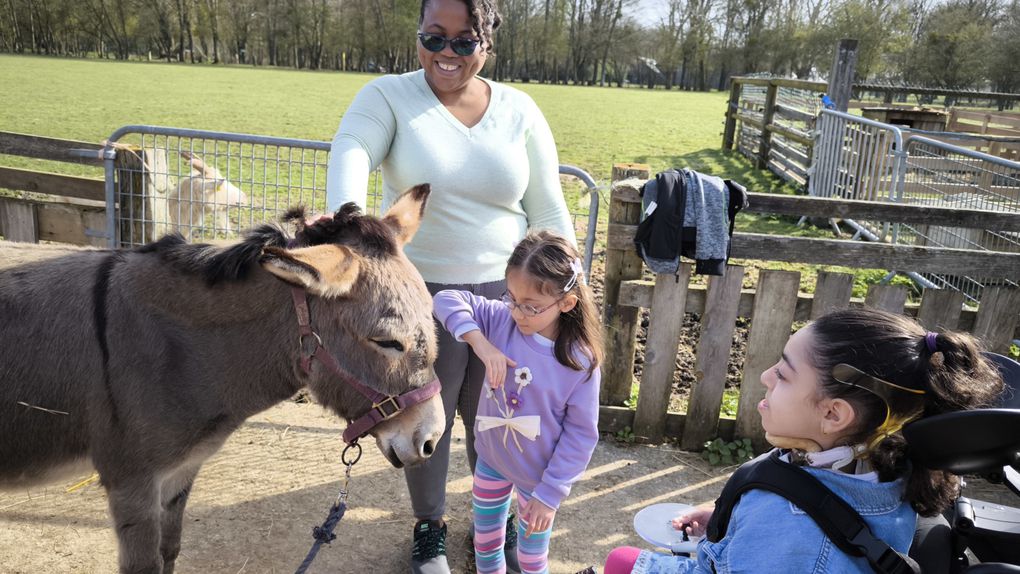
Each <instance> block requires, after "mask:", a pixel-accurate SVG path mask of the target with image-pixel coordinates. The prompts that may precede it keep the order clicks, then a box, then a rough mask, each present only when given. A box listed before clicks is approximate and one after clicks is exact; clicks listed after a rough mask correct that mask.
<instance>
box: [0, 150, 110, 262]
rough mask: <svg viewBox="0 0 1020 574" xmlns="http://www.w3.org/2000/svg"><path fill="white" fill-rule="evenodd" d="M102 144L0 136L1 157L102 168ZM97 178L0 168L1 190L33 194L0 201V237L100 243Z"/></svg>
mask: <svg viewBox="0 0 1020 574" xmlns="http://www.w3.org/2000/svg"><path fill="white" fill-rule="evenodd" d="M102 149H103V146H102V145H100V144H96V143H91V142H83V141H75V140H64V139H56V138H48V137H42V136H35V135H28V134H19V133H13V132H0V154H4V155H12V156H19V157H26V158H31V159H41V160H49V161H60V162H65V163H74V164H81V165H90V166H101V165H102V160H101V159H100V158H101V155H100V152H101V150H102ZM104 186H105V184H104V182H103V180H102V179H98V178H90V177H81V176H76V175H64V174H56V173H48V172H43V171H37V170H31V169H22V168H14V167H0V188H3V189H10V190H14V191H20V192H29V193H32V194H34V195H33V197H32V198H30V199H26V198H23V197H0V235H2V236H3V238H4V239H7V240H9V241H27V242H36V241H40V240H43V241H57V242H62V243H74V244H79V245H105V244H106V240H105V238H104V236H105V229H106V218H105V215H104V213H105V203H104V202H105V199H106V193H105V187H104Z"/></svg>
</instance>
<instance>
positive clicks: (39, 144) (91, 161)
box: [0, 131, 103, 166]
mask: <svg viewBox="0 0 1020 574" xmlns="http://www.w3.org/2000/svg"><path fill="white" fill-rule="evenodd" d="M73 149H81V150H88V151H92V152H95V155H94V156H91V157H76V156H73V155H71V150H73ZM102 150H103V146H102V144H97V143H92V142H83V141H75V140H65V139H57V138H48V137H43V136H35V135H30V134H19V133H14V132H2V131H0V154H6V155H16V156H21V157H31V158H36V159H48V160H53V161H64V162H69V163H80V164H87V165H96V166H102V165H103V159H102V156H101V155H100V152H102Z"/></svg>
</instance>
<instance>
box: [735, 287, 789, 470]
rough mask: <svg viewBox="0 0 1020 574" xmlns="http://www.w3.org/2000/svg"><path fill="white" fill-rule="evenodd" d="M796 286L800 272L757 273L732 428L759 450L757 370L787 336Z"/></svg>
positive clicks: (771, 360)
mask: <svg viewBox="0 0 1020 574" xmlns="http://www.w3.org/2000/svg"><path fill="white" fill-rule="evenodd" d="M799 287H800V273H797V272H794V271H771V270H762V271H761V273H760V274H759V275H758V294H757V296H756V297H755V300H754V312H753V315H752V317H751V331H750V333H749V334H748V337H747V355H746V357H745V359H744V378H743V380H742V381H741V382H740V403H739V406H738V407H737V425H736V430H735V432H736V436H737V437H740V438H750V439H751V442H752V443H753V444H754V445H755V448H756V449H757V450H759V451H761V450H764V449H765V448H766V446H767V445H766V443H765V432H764V430H762V426H761V417H760V416H759V415H758V402H759V401H761V400H762V398H764V397H765V387H764V386H763V385H762V384H761V374H762V373H763V372H765V369H768V368H769V367H771V366H772V365H774V364H776V362H777V361H778V360H779V358H780V356H782V354H783V347H785V346H786V341H787V340H788V339H789V338H790V328H791V326H792V325H793V313H794V309H795V308H796V305H797V291H798V288H799Z"/></svg>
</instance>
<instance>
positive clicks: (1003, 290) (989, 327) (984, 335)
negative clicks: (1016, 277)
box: [971, 287, 1020, 354]
mask: <svg viewBox="0 0 1020 574" xmlns="http://www.w3.org/2000/svg"><path fill="white" fill-rule="evenodd" d="M1018 308H1020V289H1015V288H1010V287H985V288H984V289H982V290H981V304H980V305H979V306H978V312H977V317H976V318H975V319H974V328H973V330H972V331H971V332H972V333H973V334H974V336H975V337H977V338H978V339H980V340H981V341H982V342H983V343H984V344H985V348H986V349H988V350H989V351H992V352H994V353H1001V354H1008V353H1009V345H1010V342H1011V339H1012V335H1013V332H1014V331H1015V330H1016V325H1017V319H1018V317H1020V315H1017V309H1018Z"/></svg>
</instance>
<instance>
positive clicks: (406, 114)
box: [326, 70, 576, 284]
mask: <svg viewBox="0 0 1020 574" xmlns="http://www.w3.org/2000/svg"><path fill="white" fill-rule="evenodd" d="M484 81H485V82H486V83H487V84H488V85H489V87H490V88H491V92H492V95H491V98H490V101H489V107H488V109H486V111H485V115H484V116H482V119H481V121H479V122H478V124H477V125H475V126H474V127H471V128H468V127H466V126H464V124H462V123H461V122H460V121H459V120H457V118H455V117H454V116H453V114H451V113H450V112H449V110H447V109H446V107H445V106H443V105H442V104H441V103H440V102H439V99H438V98H437V97H436V95H435V94H434V93H433V92H432V89H431V88H430V87H429V85H428V83H427V82H426V81H425V74H424V72H423V71H422V70H418V71H417V72H410V73H407V74H402V75H399V76H397V75H390V76H383V77H380V78H377V79H375V80H373V81H371V82H369V83H368V84H367V85H366V86H365V87H364V88H362V89H361V91H360V92H358V95H357V96H355V98H354V101H353V102H352V103H351V106H350V108H348V109H347V112H346V113H345V114H344V116H343V119H342V120H341V121H340V128H339V130H338V131H337V134H336V136H335V137H334V138H333V147H332V150H331V152H330V158H329V171H328V174H327V183H326V197H327V203H328V208H329V210H330V211H334V210H336V209H337V208H338V207H339V206H340V205H342V204H343V203H346V202H348V201H353V202H355V203H357V204H358V205H361V206H362V207H364V206H365V204H366V194H367V189H368V176H369V174H370V173H371V171H372V170H373V169H375V168H376V167H379V166H381V167H382V175H383V181H384V183H383V197H382V207H383V209H384V210H385V209H386V208H388V207H389V206H390V205H391V204H392V203H393V202H394V201H395V200H396V198H397V197H398V196H399V195H400V194H401V193H403V192H404V191H406V190H407V189H409V188H411V187H413V186H415V185H418V184H420V183H429V184H431V185H432V195H431V196H430V197H429V201H428V206H427V208H426V210H425V218H424V220H423V221H422V225H421V228H420V229H419V230H418V233H417V234H416V235H415V236H414V239H413V240H412V241H411V243H410V244H408V245H407V246H406V247H405V252H406V253H407V256H408V257H409V258H410V259H411V262H412V263H414V264H415V266H416V267H417V268H418V270H419V271H420V272H421V274H422V276H423V277H424V278H425V280H426V281H429V282H431V283H440V284H464V283H486V282H489V281H497V280H499V279H502V278H503V271H504V268H505V267H506V261H507V259H508V258H509V256H510V253H511V252H512V251H513V248H514V245H516V244H517V242H518V241H520V239H521V238H522V237H523V236H524V234H525V232H526V231H527V230H528V229H529V228H532V229H549V230H551V231H554V232H557V233H560V234H561V235H564V236H566V237H567V238H569V239H570V240H571V241H572V242H575V243H576V238H575V236H574V229H573V225H572V223H571V220H570V215H569V213H568V212H567V206H566V203H565V202H564V199H563V191H562V188H561V187H560V180H559V161H558V159H557V156H556V145H555V143H554V142H553V137H552V132H551V131H550V130H549V125H548V123H546V121H545V117H543V116H542V112H541V111H540V110H539V109H538V106H536V105H535V102H534V101H533V100H532V99H531V98H530V97H529V96H528V95H527V94H525V93H523V92H521V91H519V90H516V89H514V88H511V87H509V86H504V85H502V84H499V83H496V82H492V81H489V80H484Z"/></svg>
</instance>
